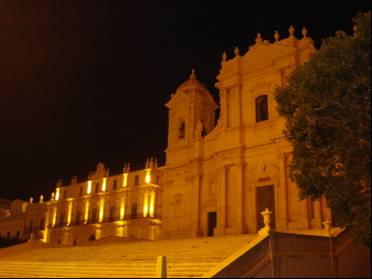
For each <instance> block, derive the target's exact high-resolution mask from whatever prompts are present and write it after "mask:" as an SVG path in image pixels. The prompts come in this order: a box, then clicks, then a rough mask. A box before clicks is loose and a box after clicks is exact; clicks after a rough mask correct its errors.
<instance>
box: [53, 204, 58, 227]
mask: <svg viewBox="0 0 372 279" xmlns="http://www.w3.org/2000/svg"><path fill="white" fill-rule="evenodd" d="M56 221H57V207H56V206H55V207H54V209H53V217H52V227H54V226H55V225H56Z"/></svg>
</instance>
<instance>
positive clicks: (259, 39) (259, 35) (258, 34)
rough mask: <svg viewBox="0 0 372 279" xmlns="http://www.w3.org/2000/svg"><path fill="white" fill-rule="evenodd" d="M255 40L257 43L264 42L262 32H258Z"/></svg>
mask: <svg viewBox="0 0 372 279" xmlns="http://www.w3.org/2000/svg"><path fill="white" fill-rule="evenodd" d="M255 42H256V44H259V43H262V37H261V33H257V36H256V39H255Z"/></svg>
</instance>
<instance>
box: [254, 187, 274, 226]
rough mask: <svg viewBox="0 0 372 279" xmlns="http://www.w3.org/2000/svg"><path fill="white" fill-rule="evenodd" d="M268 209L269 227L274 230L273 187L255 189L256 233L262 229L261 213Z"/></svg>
mask: <svg viewBox="0 0 372 279" xmlns="http://www.w3.org/2000/svg"><path fill="white" fill-rule="evenodd" d="M265 208H268V209H269V210H270V211H271V212H272V214H271V222H270V227H271V228H273V229H274V228H275V197H274V185H269V186H263V187H257V188H256V220H257V231H259V230H260V229H261V228H263V227H264V223H263V218H262V215H261V212H262V211H264V210H265Z"/></svg>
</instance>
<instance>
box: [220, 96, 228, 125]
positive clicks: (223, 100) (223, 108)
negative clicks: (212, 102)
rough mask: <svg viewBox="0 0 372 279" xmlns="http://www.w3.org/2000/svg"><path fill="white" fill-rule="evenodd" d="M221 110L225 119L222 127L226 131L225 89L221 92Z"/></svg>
mask: <svg viewBox="0 0 372 279" xmlns="http://www.w3.org/2000/svg"><path fill="white" fill-rule="evenodd" d="M221 110H222V115H224V116H225V119H223V124H224V125H223V127H224V128H225V129H226V128H227V124H228V121H227V119H228V117H229V115H227V114H228V110H227V89H224V90H222V91H221Z"/></svg>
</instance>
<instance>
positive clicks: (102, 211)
mask: <svg viewBox="0 0 372 279" xmlns="http://www.w3.org/2000/svg"><path fill="white" fill-rule="evenodd" d="M104 215H105V200H104V199H102V200H101V202H100V206H99V222H100V223H101V222H102V221H103V217H104Z"/></svg>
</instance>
